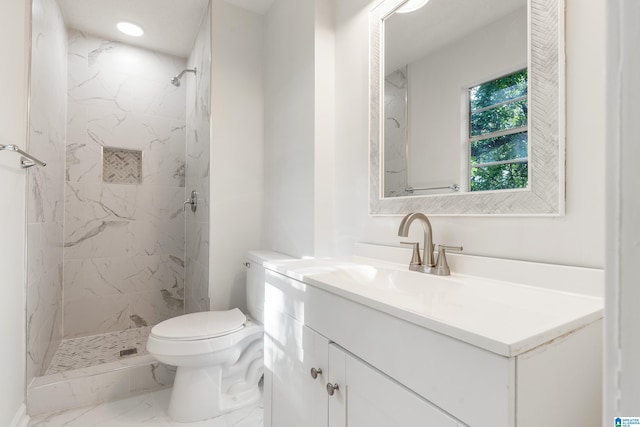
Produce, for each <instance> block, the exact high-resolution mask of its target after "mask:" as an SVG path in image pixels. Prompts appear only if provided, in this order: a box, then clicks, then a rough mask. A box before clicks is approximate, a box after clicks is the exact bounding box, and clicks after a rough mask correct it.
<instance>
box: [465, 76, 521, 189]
mask: <svg viewBox="0 0 640 427" xmlns="http://www.w3.org/2000/svg"><path fill="white" fill-rule="evenodd" d="M527 88H528V83H527V70H526V69H524V70H520V71H517V72H515V73H512V74H509V75H506V76H504V77H500V78H498V79H495V80H491V81H488V82H485V83H481V84H479V85H477V86H474V87H472V88H470V89H469V90H468V92H467V93H468V103H469V104H468V105H469V122H468V126H469V133H468V135H469V140H468V141H469V143H468V146H469V154H470V155H469V170H470V176H469V189H470V191H488V190H505V189H513V188H527V185H528V182H529V174H528V170H529V168H528V165H529V154H528V150H529V144H528V139H529V138H528V128H527V125H528V95H527V92H528V90H527Z"/></svg>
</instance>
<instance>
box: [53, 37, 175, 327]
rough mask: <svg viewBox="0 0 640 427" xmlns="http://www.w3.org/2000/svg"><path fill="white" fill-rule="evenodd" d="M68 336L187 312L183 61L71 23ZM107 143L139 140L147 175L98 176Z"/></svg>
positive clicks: (130, 144) (134, 145) (134, 144)
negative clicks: (178, 83) (179, 78)
mask: <svg viewBox="0 0 640 427" xmlns="http://www.w3.org/2000/svg"><path fill="white" fill-rule="evenodd" d="M68 39H69V47H68V99H67V115H68V118H67V146H66V177H65V183H66V187H65V221H64V225H65V229H64V325H63V326H64V337H65V338H71V337H78V336H86V335H92V334H97V333H104V332H112V331H117V330H124V329H128V328H133V327H141V326H150V325H153V324H156V323H158V322H160V321H162V320H164V319H167V318H170V317H173V316H176V315H180V314H182V313H183V312H184V259H185V231H184V229H185V227H184V214H183V211H182V202H183V201H184V199H185V191H184V186H185V175H184V171H185V133H186V130H185V127H186V123H185V120H186V111H185V103H186V94H185V88H184V86H183V87H180V88H176V87H175V86H173V85H171V84H170V80H171V77H173V76H174V75H175V74H177V73H178V72H180V71H181V70H182V69H184V68H185V61H184V59H181V58H176V57H172V56H168V55H164V54H161V53H157V52H152V51H148V50H144V49H140V48H136V47H133V46H129V45H125V44H121V43H116V42H112V41H108V40H103V39H101V38H98V37H94V36H92V35H89V34H85V33H82V32H79V31H76V30H69V32H68ZM102 147H118V148H125V149H130V150H141V151H142V152H143V155H142V183H141V184H139V185H132V184H113V183H106V182H103V180H102Z"/></svg>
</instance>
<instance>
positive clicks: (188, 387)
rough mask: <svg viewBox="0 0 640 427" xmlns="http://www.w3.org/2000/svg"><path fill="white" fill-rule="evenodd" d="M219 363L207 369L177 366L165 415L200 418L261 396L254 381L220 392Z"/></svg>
mask: <svg viewBox="0 0 640 427" xmlns="http://www.w3.org/2000/svg"><path fill="white" fill-rule="evenodd" d="M221 377H222V369H221V367H220V366H214V367H209V368H190V367H185V366H182V367H178V370H177V371H176V378H175V381H174V383H173V390H172V391H171V400H170V402H169V408H168V411H167V412H168V415H169V417H171V419H173V420H175V421H178V422H182V423H189V422H196V421H203V420H207V419H210V418H215V417H218V416H220V415H222V414H224V413H227V412H230V411H233V410H236V409H239V408H242V407H245V406H248V405H252V404H254V403H257V402H259V401H260V400H261V399H262V391H261V390H260V387H259V386H258V384H257V382H256V383H255V384H252V385H248V384H246V383H242V384H235V386H232V387H230V388H229V390H228V392H222V391H221V387H220V384H224V380H223V379H222V378H221Z"/></svg>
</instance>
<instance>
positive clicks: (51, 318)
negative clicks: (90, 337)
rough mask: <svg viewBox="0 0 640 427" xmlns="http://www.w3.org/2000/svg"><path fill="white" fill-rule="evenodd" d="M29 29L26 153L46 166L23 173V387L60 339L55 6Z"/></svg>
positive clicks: (61, 59) (42, 5)
mask: <svg viewBox="0 0 640 427" xmlns="http://www.w3.org/2000/svg"><path fill="white" fill-rule="evenodd" d="M32 30H33V37H32V40H33V42H32V52H31V53H32V60H31V94H30V111H29V150H28V151H29V152H30V153H31V154H33V155H34V156H36V157H38V158H40V159H42V160H44V161H46V162H47V166H46V167H43V168H41V167H33V168H31V169H29V171H28V173H27V174H28V190H27V191H28V193H27V382H29V381H30V380H31V379H32V378H33V377H34V376H38V375H40V374H42V373H43V372H44V370H45V369H46V368H47V365H48V364H49V362H50V360H51V358H52V357H53V355H54V353H55V351H56V348H57V347H58V344H59V343H60V340H61V338H62V327H61V325H62V265H63V250H62V239H63V200H64V153H65V143H64V141H65V132H66V126H65V108H64V105H65V102H66V81H67V65H66V63H67V60H66V59H67V34H66V30H65V28H64V21H63V18H62V13H61V11H60V8H59V6H58V3H57V1H55V0H35V1H34V2H33V27H32ZM4 83H5V84H11V82H4ZM16 161H17V160H16Z"/></svg>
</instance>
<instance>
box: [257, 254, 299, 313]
mask: <svg viewBox="0 0 640 427" xmlns="http://www.w3.org/2000/svg"><path fill="white" fill-rule="evenodd" d="M247 258H248V264H247V267H248V268H247V308H248V310H249V315H250V316H251V317H253V318H254V319H255V320H257V321H258V322H260V323H264V276H265V275H264V267H263V266H262V265H263V264H264V263H265V262H267V261H277V260H284V259H293V257H291V256H289V255H285V254H281V253H278V252H273V251H258V250H256V251H249V253H248V255H247Z"/></svg>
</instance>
